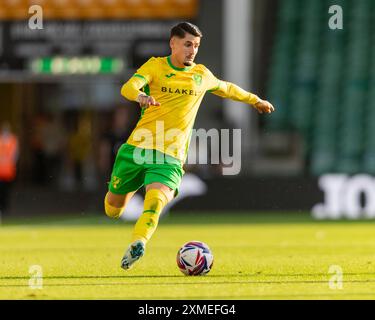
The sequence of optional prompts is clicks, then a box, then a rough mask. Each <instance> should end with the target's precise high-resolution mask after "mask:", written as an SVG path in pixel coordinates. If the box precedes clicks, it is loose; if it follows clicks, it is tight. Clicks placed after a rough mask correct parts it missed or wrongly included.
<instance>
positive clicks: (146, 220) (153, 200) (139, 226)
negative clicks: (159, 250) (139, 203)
mask: <svg viewBox="0 0 375 320" xmlns="http://www.w3.org/2000/svg"><path fill="white" fill-rule="evenodd" d="M167 203H168V198H167V196H166V194H165V193H164V192H163V191H161V190H159V189H151V190H149V191H148V192H146V196H145V201H144V210H143V213H142V215H141V216H140V217H139V219H138V221H137V223H136V224H135V227H134V232H133V238H132V242H134V241H136V240H141V241H143V242H144V243H146V242H147V241H148V240H150V238H151V236H152V235H153V233H154V231H155V230H156V227H157V226H158V222H159V216H160V213H161V211H162V210H163V208H164V207H165V206H166V204H167Z"/></svg>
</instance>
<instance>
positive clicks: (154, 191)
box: [121, 183, 174, 269]
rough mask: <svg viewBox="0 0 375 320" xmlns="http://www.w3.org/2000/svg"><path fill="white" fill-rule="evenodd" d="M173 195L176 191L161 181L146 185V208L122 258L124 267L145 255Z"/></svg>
mask: <svg viewBox="0 0 375 320" xmlns="http://www.w3.org/2000/svg"><path fill="white" fill-rule="evenodd" d="M173 195H174V191H173V190H172V189H170V188H169V187H167V186H165V185H163V184H161V183H151V184H149V185H147V186H146V196H145V201H144V210H143V213H142V215H141V216H140V217H139V219H138V221H137V223H136V225H135V227H134V232H133V238H132V243H131V244H130V246H129V248H128V250H127V251H126V253H125V255H124V257H123V258H122V261H121V267H122V268H123V269H130V268H131V267H132V265H133V264H134V263H135V262H136V261H138V260H139V259H140V258H141V257H142V256H143V255H144V253H145V246H146V243H147V242H148V241H149V240H150V238H151V236H152V235H153V233H154V232H155V230H156V227H157V225H158V222H159V217H160V213H161V212H162V210H163V208H164V207H165V206H166V204H167V203H168V202H169V201H170V200H172V199H173Z"/></svg>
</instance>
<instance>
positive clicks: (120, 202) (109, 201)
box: [104, 191, 135, 218]
mask: <svg viewBox="0 0 375 320" xmlns="http://www.w3.org/2000/svg"><path fill="white" fill-rule="evenodd" d="M134 194H135V192H129V193H127V194H125V195H118V194H114V193H112V192H111V191H108V192H107V194H106V196H105V198H104V209H105V214H106V215H107V216H108V217H110V218H119V217H120V216H121V214H122V212H124V209H125V207H126V205H127V204H128V203H129V201H130V199H131V198H132V197H133V195H134Z"/></svg>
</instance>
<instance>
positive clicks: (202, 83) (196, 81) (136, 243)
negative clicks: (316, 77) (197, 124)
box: [104, 22, 274, 269]
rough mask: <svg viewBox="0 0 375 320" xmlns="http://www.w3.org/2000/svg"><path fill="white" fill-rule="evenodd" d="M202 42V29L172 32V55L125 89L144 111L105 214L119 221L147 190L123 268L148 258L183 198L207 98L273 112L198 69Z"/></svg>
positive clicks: (116, 172) (119, 160) (151, 64)
mask: <svg viewBox="0 0 375 320" xmlns="http://www.w3.org/2000/svg"><path fill="white" fill-rule="evenodd" d="M201 38H202V33H201V31H200V30H199V29H198V27H197V26H195V25H193V24H191V23H188V22H182V23H179V24H178V25H176V26H175V27H173V28H172V29H171V35H170V47H171V55H170V56H168V57H158V58H154V57H152V58H150V59H149V60H148V61H147V62H146V63H145V64H144V65H142V66H141V68H139V69H138V70H137V72H136V73H135V74H134V75H133V77H132V78H130V80H129V81H127V82H126V83H125V84H124V85H123V87H122V89H121V94H122V95H123V96H124V97H125V98H126V99H128V100H131V101H136V102H138V103H139V104H140V106H141V107H142V112H141V118H140V120H139V122H138V124H137V125H136V128H135V129H134V130H133V132H132V134H131V135H130V137H129V139H128V140H127V142H126V143H124V144H123V145H122V146H121V147H120V149H119V151H118V153H117V157H116V160H115V163H114V167H113V171H112V176H111V181H110V183H109V191H108V193H107V194H106V196H105V200H104V205H105V212H106V214H107V215H108V216H109V217H111V218H118V217H119V216H120V214H121V213H122V212H123V210H124V208H125V206H126V205H127V203H128V202H129V200H130V199H131V197H132V196H133V195H134V193H135V192H136V191H137V190H138V189H139V188H141V187H142V186H145V189H146V195H145V200H144V211H143V213H142V215H141V216H140V218H139V219H138V221H137V223H136V224H135V227H134V231H133V235H132V240H131V244H130V245H129V247H128V249H127V251H126V252H125V255H124V257H123V258H122V261H121V267H122V268H123V269H129V268H130V267H131V266H132V265H133V264H134V262H136V261H138V260H139V258H141V257H142V256H143V255H144V252H145V245H146V243H147V242H148V241H149V240H150V238H151V236H152V234H153V233H154V231H155V229H156V227H157V225H158V221H159V215H160V213H161V211H162V210H163V208H164V207H165V205H166V204H167V203H168V202H169V201H171V200H172V199H173V198H174V197H175V196H176V195H177V193H178V187H179V185H180V182H181V178H182V176H183V174H184V171H183V168H182V166H183V163H184V161H185V159H186V156H187V150H188V146H189V142H190V133H191V130H192V128H193V124H194V120H195V117H196V114H197V112H198V109H199V105H200V104H201V101H202V99H203V96H204V94H205V93H206V92H210V93H213V94H215V95H218V96H220V97H223V98H229V99H232V100H236V101H241V102H244V103H247V104H250V105H253V106H254V107H255V109H257V110H258V112H259V113H271V112H273V111H274V107H273V106H272V104H271V103H269V102H268V101H265V100H262V99H260V98H259V97H258V96H257V95H255V94H252V93H250V92H247V91H245V90H243V89H241V88H240V87H238V86H236V85H235V84H233V83H230V82H226V81H222V80H219V79H217V78H216V77H215V76H214V75H213V74H212V73H211V72H210V71H209V70H208V69H207V68H206V67H205V66H204V65H202V64H195V63H194V59H195V56H196V55H197V53H198V49H199V45H200V41H201ZM141 90H142V91H141Z"/></svg>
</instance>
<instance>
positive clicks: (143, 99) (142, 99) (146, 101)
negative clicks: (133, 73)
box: [137, 94, 160, 108]
mask: <svg viewBox="0 0 375 320" xmlns="http://www.w3.org/2000/svg"><path fill="white" fill-rule="evenodd" d="M137 101H138V103H139V105H140V106H141V107H143V108H148V107H149V106H160V103H159V102H157V101H156V100H155V98H154V97H152V96H147V95H145V94H140V95H139V96H138V99H137Z"/></svg>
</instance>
